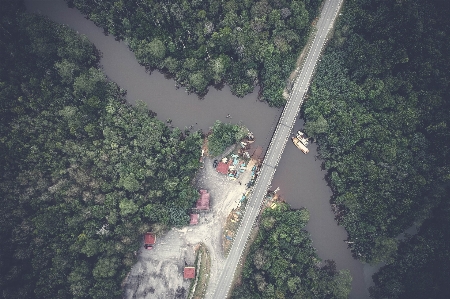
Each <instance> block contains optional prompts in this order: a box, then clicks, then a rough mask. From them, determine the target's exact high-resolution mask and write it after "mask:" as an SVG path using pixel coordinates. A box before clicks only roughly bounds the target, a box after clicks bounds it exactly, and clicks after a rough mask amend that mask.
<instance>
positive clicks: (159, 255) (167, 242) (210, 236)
mask: <svg viewBox="0 0 450 299" xmlns="http://www.w3.org/2000/svg"><path fill="white" fill-rule="evenodd" d="M212 161H213V159H211V158H205V161H204V162H205V163H204V168H203V169H201V170H200V171H199V172H198V175H197V177H196V186H197V187H198V188H199V189H200V188H201V189H207V190H208V191H209V193H210V199H211V201H210V208H211V210H210V211H209V212H205V213H202V214H201V215H200V221H199V224H198V225H195V226H187V227H184V228H181V229H175V228H174V229H172V230H170V231H169V232H168V233H167V234H165V235H164V236H157V240H156V245H155V246H154V249H153V250H145V249H143V248H142V249H141V250H140V251H139V253H138V261H137V263H136V264H135V265H134V266H133V268H132V269H131V271H130V273H129V275H128V277H127V279H126V281H125V290H124V298H127V299H132V298H133V299H134V298H136V299H141V298H145V299H150V298H152V299H153V298H158V299H159V298H161V299H167V298H186V296H187V294H188V290H189V286H190V282H191V281H190V280H184V279H183V268H184V266H185V265H189V266H191V265H193V264H194V259H195V256H194V246H195V244H197V243H199V242H203V243H204V244H205V245H206V246H207V248H208V249H209V252H210V255H211V272H210V279H209V284H208V289H207V292H206V296H205V298H212V291H213V290H214V288H215V286H216V285H217V283H218V282H219V281H218V279H219V277H220V273H221V271H222V269H223V265H224V261H225V259H224V256H223V251H222V245H221V244H222V229H223V226H224V224H225V219H226V217H227V216H228V214H229V213H230V212H231V210H232V209H233V208H236V207H237V206H238V204H239V200H240V198H241V197H242V194H243V193H245V192H246V189H245V184H246V183H247V182H248V181H249V179H250V175H251V171H250V170H251V167H252V165H249V167H247V170H246V171H245V172H244V173H243V174H241V176H240V178H239V179H240V181H241V182H242V184H239V180H236V181H233V180H229V179H228V178H227V177H226V176H225V175H223V174H219V173H218V172H217V171H216V170H215V169H214V168H213V167H212Z"/></svg>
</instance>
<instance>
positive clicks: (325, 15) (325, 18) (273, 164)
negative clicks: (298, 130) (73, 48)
mask: <svg viewBox="0 0 450 299" xmlns="http://www.w3.org/2000/svg"><path fill="white" fill-rule="evenodd" d="M342 2H343V0H325V2H324V4H323V6H322V11H321V13H320V17H319V20H318V21H317V24H316V31H315V36H314V39H313V41H312V44H311V47H310V48H309V51H308V54H307V56H306V59H305V62H304V64H303V66H302V68H301V71H300V73H299V75H298V77H297V78H296V80H295V83H294V86H293V88H292V91H291V94H290V97H289V99H288V101H287V103H286V106H285V107H284V110H283V113H282V115H281V117H280V120H279V121H278V125H277V128H276V129H275V132H274V135H273V137H272V140H271V142H270V145H269V148H268V150H267V153H266V155H265V158H264V161H263V163H262V167H261V170H260V173H259V176H258V178H257V180H256V182H255V186H254V189H253V193H252V195H251V197H250V198H249V201H248V203H247V207H246V209H245V214H244V217H243V218H242V220H241V225H240V227H239V230H238V232H237V234H236V236H235V238H234V242H233V246H232V248H231V250H230V252H229V254H228V258H227V260H226V262H225V265H224V268H223V271H222V274H221V276H220V279H219V280H218V283H217V285H216V286H212V287H215V289H214V290H215V291H214V294H213V298H217V299H224V298H227V297H228V292H229V290H230V288H231V284H232V282H233V278H234V273H235V271H236V268H237V265H238V264H239V263H240V260H241V256H242V252H243V251H244V248H245V246H246V243H247V239H248V237H249V235H250V233H251V230H252V228H253V225H254V223H255V221H256V218H257V216H258V215H259V212H260V210H261V205H262V202H263V200H264V197H265V195H266V193H267V190H268V188H269V185H270V183H271V181H272V178H273V176H274V174H275V171H276V168H277V166H278V163H279V161H280V158H281V155H282V154H283V151H284V148H285V146H286V143H287V141H288V139H289V136H290V134H291V131H292V127H293V126H294V123H295V121H296V119H297V116H298V112H299V111H300V107H301V105H302V104H303V99H304V97H305V95H306V92H307V91H308V87H309V83H310V81H311V78H312V75H313V73H314V69H315V67H316V64H317V62H318V61H319V57H320V53H321V51H322V49H323V47H324V46H325V43H326V40H327V35H328V33H329V31H330V29H331V28H332V27H333V24H334V21H335V19H336V16H337V13H338V12H339V9H340V8H341V6H342Z"/></svg>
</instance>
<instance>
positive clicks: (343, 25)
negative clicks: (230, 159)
mask: <svg viewBox="0 0 450 299" xmlns="http://www.w3.org/2000/svg"><path fill="white" fill-rule="evenodd" d="M449 15H450V6H449V5H448V3H447V1H442V0H434V1H424V0H411V1H390V0H353V1H346V2H345V5H344V8H343V11H342V15H341V16H340V18H339V20H338V24H337V28H336V30H335V33H334V38H333V40H332V41H331V42H330V44H329V45H328V47H327V49H326V51H325V54H324V56H323V58H322V60H321V63H320V64H319V66H318V69H317V73H316V75H315V78H314V82H313V84H312V85H311V91H310V94H309V99H308V101H307V102H306V104H305V106H304V109H303V113H304V116H305V118H306V130H307V132H308V133H309V134H310V135H311V136H313V137H314V138H315V139H316V140H317V142H318V144H319V147H320V151H319V153H320V157H321V158H322V159H323V160H324V167H325V169H327V170H328V179H329V183H330V185H331V187H332V189H333V193H334V197H333V200H332V201H333V202H332V203H333V207H334V209H335V212H336V218H337V220H338V221H339V223H340V224H341V225H343V226H344V227H345V228H346V230H347V232H348V235H349V239H348V243H349V246H350V248H351V249H352V251H353V253H354V254H355V256H356V257H359V258H361V259H362V260H363V261H367V262H370V263H377V262H380V261H384V262H386V263H388V264H390V263H392V262H393V264H392V265H390V266H387V267H386V268H385V269H383V270H382V271H381V272H380V274H378V275H377V279H376V281H377V285H378V286H377V287H376V288H375V289H374V290H373V294H376V295H375V297H376V298H448V296H445V295H442V296H438V295H439V294H448V289H449V287H448V285H447V284H446V283H445V281H447V282H448V277H449V276H448V275H449V274H448V273H449V272H448V269H449V265H450V259H449V258H448V252H449V243H448V238H447V237H446V235H447V234H448V232H446V231H445V227H446V226H445V225H444V224H448V223H449V221H450V214H449V209H448V208H443V207H448V201H449V179H450V171H449V170H450V168H449V167H450V155H449V154H450V130H449V125H450V101H449V100H450V85H449V83H450V74H449V72H450V59H449V57H450V19H449V18H448V16H449ZM422 223H423V227H422V228H421V229H420V230H419V233H418V234H417V235H416V236H414V237H412V238H410V239H407V240H406V241H404V242H402V243H401V244H399V240H398V239H397V236H398V235H399V234H400V233H402V232H403V231H405V230H406V229H408V228H409V227H410V226H411V225H413V224H416V225H420V224H422ZM447 227H448V225H447ZM427 243H428V245H426V244H427ZM431 252H433V253H431ZM432 255H435V256H434V257H433V256H432ZM394 261H395V262H394ZM417 271H422V273H421V274H419V273H417ZM444 274H445V275H444ZM441 275H443V276H442V277H441V278H445V277H446V279H444V280H442V279H437V277H438V276H441ZM421 278H426V281H425V280H423V281H421ZM410 279H411V280H410ZM381 285H382V286H381ZM412 286H414V288H413V287H412ZM389 288H391V290H390V291H391V292H393V293H391V294H390V295H383V294H387V293H386V292H385V291H386V289H389ZM431 288H433V290H430V289H431ZM394 289H395V291H394ZM419 289H420V290H421V292H419ZM426 290H429V291H430V292H429V294H428V295H424V294H426V293H424V292H425V291H426ZM444 290H447V291H444ZM395 292H396V294H395V296H394V293H395ZM445 292H446V293H445ZM412 294H415V295H416V296H413V295H412ZM431 294H435V296H433V295H431Z"/></svg>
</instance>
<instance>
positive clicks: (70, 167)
mask: <svg viewBox="0 0 450 299" xmlns="http://www.w3.org/2000/svg"><path fill="white" fill-rule="evenodd" d="M0 16H1V17H0V86H1V88H0V105H1V106H0V121H1V125H0V165H1V171H0V176H1V179H0V238H1V240H2V249H1V250H0V273H1V274H0V290H1V295H0V296H1V297H2V298H108V299H110V298H120V297H121V296H122V291H121V283H122V282H123V280H124V279H125V277H126V274H127V273H128V272H129V270H130V267H131V266H132V265H133V264H134V263H135V260H136V257H135V253H136V251H137V250H138V249H139V248H140V246H141V242H142V236H143V233H145V232H146V231H148V230H150V229H152V228H155V227H156V225H158V227H164V226H165V227H169V226H174V225H185V224H187V222H188V218H189V217H188V214H187V212H188V210H189V209H190V208H191V207H192V206H193V204H194V202H195V200H196V199H197V198H196V197H197V191H196V190H195V189H194V187H193V186H192V185H191V180H192V178H193V176H194V174H195V172H196V170H197V169H198V167H199V157H200V149H201V144H202V138H201V134H200V133H199V132H193V133H190V134H186V133H182V132H181V131H180V130H179V129H173V130H171V129H169V128H168V127H167V126H165V124H164V123H162V122H161V121H158V120H157V119H156V118H155V117H154V116H155V114H154V113H153V112H151V111H149V110H148V109H147V107H145V105H144V104H142V103H141V104H139V105H137V106H136V107H132V106H130V105H128V104H127V103H125V100H124V97H123V95H122V94H123V92H122V91H121V90H120V88H119V87H118V86H117V85H116V84H115V83H113V82H110V81H108V80H107V79H106V77H105V75H104V74H103V73H102V71H101V70H100V67H99V65H98V62H99V53H98V51H97V50H96V49H95V48H94V46H93V45H92V44H91V43H90V42H89V41H88V40H87V38H86V37H85V36H79V35H77V34H76V33H75V32H73V31H72V30H70V29H69V28H67V27H66V26H63V25H57V24H54V23H52V22H50V21H49V20H48V19H46V18H43V17H40V16H36V15H31V14H27V13H24V7H23V4H22V3H20V2H18V1H3V2H2V9H1V12H0Z"/></svg>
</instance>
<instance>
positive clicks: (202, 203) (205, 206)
mask: <svg viewBox="0 0 450 299" xmlns="http://www.w3.org/2000/svg"><path fill="white" fill-rule="evenodd" d="M196 209H197V210H209V193H208V191H207V190H200V196H199V198H198V200H197V206H196Z"/></svg>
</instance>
